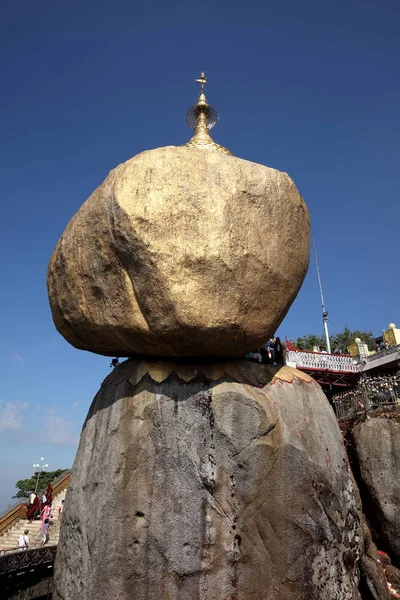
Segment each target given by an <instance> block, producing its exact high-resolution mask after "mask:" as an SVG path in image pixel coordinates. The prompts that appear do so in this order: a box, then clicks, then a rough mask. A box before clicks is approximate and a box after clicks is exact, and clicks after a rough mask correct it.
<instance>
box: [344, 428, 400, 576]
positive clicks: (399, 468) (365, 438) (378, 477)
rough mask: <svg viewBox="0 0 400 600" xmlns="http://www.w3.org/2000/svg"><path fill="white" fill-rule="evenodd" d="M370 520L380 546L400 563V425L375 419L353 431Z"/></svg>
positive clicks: (364, 497)
mask: <svg viewBox="0 0 400 600" xmlns="http://www.w3.org/2000/svg"><path fill="white" fill-rule="evenodd" d="M353 435H354V440H355V450H356V454H357V461H358V465H359V469H360V476H361V483H362V486H363V500H365V502H366V505H367V509H368V513H369V518H370V520H371V522H372V523H373V527H374V533H375V537H376V539H377V541H378V542H379V547H380V549H382V550H385V552H387V553H388V554H389V555H390V556H391V558H392V560H394V561H395V562H396V564H400V512H399V506H400V483H399V482H400V423H399V422H398V419H397V418H396V419H390V418H384V417H383V418H378V417H374V418H371V419H368V420H366V421H364V422H362V423H358V424H357V425H356V426H355V427H354V430H353Z"/></svg>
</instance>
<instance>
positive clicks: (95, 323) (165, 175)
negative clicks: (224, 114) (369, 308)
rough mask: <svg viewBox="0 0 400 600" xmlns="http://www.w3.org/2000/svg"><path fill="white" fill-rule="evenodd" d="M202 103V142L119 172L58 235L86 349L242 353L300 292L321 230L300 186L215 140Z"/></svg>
mask: <svg viewBox="0 0 400 600" xmlns="http://www.w3.org/2000/svg"><path fill="white" fill-rule="evenodd" d="M193 108H194V109H195V110H194V113H193V114H194V115H195V119H196V126H195V127H194V129H195V134H194V136H193V138H192V140H191V141H190V142H189V143H188V144H187V145H185V146H182V147H174V146H168V147H165V148H158V149H156V150H150V151H147V152H143V153H141V154H138V155H137V156H135V157H134V158H132V159H130V160H128V161H127V162H125V163H123V164H122V165H119V166H118V167H117V168H116V169H114V170H113V171H111V173H110V174H109V175H108V177H107V178H106V179H105V181H104V182H103V183H102V184H101V185H100V187H99V188H97V190H95V191H94V193H93V194H92V195H91V196H90V197H89V199H88V200H87V201H86V202H85V203H84V204H83V206H82V207H81V208H80V210H79V211H78V212H77V213H76V215H75V216H74V217H73V218H72V220H71V222H70V223H69V225H68V226H67V228H66V230H65V232H64V234H63V235H62V237H61V239H60V240H59V242H58V244H57V247H56V249H55V251H54V253H53V256H52V258H51V260H50V265H49V269H48V277H47V283H48V291H49V299H50V305H51V310H52V314H53V319H54V322H55V325H56V327H57V329H58V331H59V332H60V333H61V334H62V335H63V336H64V337H65V338H66V339H67V340H68V341H69V342H70V343H71V344H72V345H73V346H75V347H76V348H80V349H83V350H89V351H92V352H96V353H98V354H104V355H108V356H131V355H137V354H141V355H143V354H144V355H158V356H171V357H173V356H224V357H240V356H243V355H244V354H245V353H246V352H248V351H250V350H252V349H254V348H256V347H257V346H258V345H260V344H261V343H262V342H264V341H265V340H266V339H267V338H268V337H270V336H271V335H272V334H273V333H274V332H275V330H276V329H277V327H278V326H279V324H280V322H281V321H282V319H283V318H284V316H285V315H286V313H287V311H288V309H289V307H290V305H291V303H292V302H293V300H294V298H295V297H296V294H297V292H298V290H299V288H300V286H301V284H302V281H303V279H304V276H305V274H306V272H307V268H308V260H309V236H310V220H309V215H308V212H307V208H306V206H305V204H304V202H303V200H302V198H301V196H300V194H299V192H298V190H297V188H296V186H295V185H294V183H293V181H292V180H291V179H290V177H289V176H288V175H287V174H286V173H281V172H279V171H276V170H274V169H270V168H268V167H265V166H262V165H259V164H255V163H252V162H248V161H246V160H242V159H239V158H236V157H234V156H232V155H231V154H230V152H229V151H228V150H226V149H225V148H223V147H222V146H219V145H218V144H215V143H214V142H213V140H212V139H211V137H210V136H209V133H208V125H207V123H208V122H209V120H210V119H209V117H210V114H211V110H214V109H212V107H209V105H208V104H207V101H206V99H205V96H204V92H203V90H202V92H201V94H200V97H199V102H198V104H197V105H196V106H195V107H193ZM214 113H215V111H214ZM191 116H193V115H191ZM207 119H208V120H207Z"/></svg>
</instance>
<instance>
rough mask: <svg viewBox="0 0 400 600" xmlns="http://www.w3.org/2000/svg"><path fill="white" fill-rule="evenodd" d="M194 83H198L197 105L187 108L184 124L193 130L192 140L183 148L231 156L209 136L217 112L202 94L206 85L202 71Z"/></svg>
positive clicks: (216, 118) (215, 122)
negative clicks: (214, 151) (205, 150)
mask: <svg viewBox="0 0 400 600" xmlns="http://www.w3.org/2000/svg"><path fill="white" fill-rule="evenodd" d="M195 81H196V83H199V84H200V86H201V88H200V95H199V98H198V100H197V104H195V105H194V106H192V107H191V108H189V110H188V111H187V113H186V123H187V124H188V126H189V127H190V128H191V129H193V130H194V134H193V137H192V139H191V140H190V141H189V142H188V143H187V144H184V146H188V147H190V148H200V149H210V150H219V151H220V152H224V153H225V154H231V153H230V152H229V150H227V149H226V148H224V147H223V146H220V145H219V144H216V143H215V142H214V140H213V139H212V137H211V136H210V133H209V130H210V129H212V128H213V127H215V125H216V124H217V123H218V121H219V116H218V113H217V111H216V110H215V108H214V107H213V106H211V105H210V104H208V102H207V98H206V95H205V93H204V86H205V84H206V83H207V78H206V74H205V73H204V71H202V73H201V74H200V77H199V79H195Z"/></svg>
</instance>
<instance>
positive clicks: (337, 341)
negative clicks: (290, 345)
mask: <svg viewBox="0 0 400 600" xmlns="http://www.w3.org/2000/svg"><path fill="white" fill-rule="evenodd" d="M356 338H360V340H361V341H363V342H365V343H366V344H367V346H368V348H369V350H375V340H374V335H373V333H372V331H359V330H358V329H357V330H356V331H351V330H350V329H349V328H348V327H345V328H344V329H343V331H342V332H340V333H336V334H334V335H331V336H329V341H330V343H331V352H334V350H335V348H337V349H338V350H339V351H340V353H341V354H347V353H348V347H349V346H350V344H352V343H353V342H354V340H355V339H356ZM294 345H295V346H296V348H298V349H299V350H312V349H313V348H314V346H319V347H320V348H321V350H326V343H325V338H324V337H322V336H320V335H316V334H311V335H304V336H303V337H299V338H297V340H296V341H295V342H294Z"/></svg>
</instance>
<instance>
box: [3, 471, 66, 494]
mask: <svg viewBox="0 0 400 600" xmlns="http://www.w3.org/2000/svg"><path fill="white" fill-rule="evenodd" d="M66 471H67V469H57V471H42V472H41V473H40V474H39V482H38V486H37V489H38V491H39V492H41V491H42V490H44V489H46V487H47V484H48V483H49V481H50V483H51V482H52V481H54V479H56V478H57V477H59V476H60V475H62V473H65V472H66ZM37 478H38V471H36V473H35V474H34V475H33V477H31V478H30V479H20V480H19V481H17V483H16V484H15V487H16V488H19V489H18V492H17V493H16V494H15V496H13V498H29V494H30V493H31V492H34V491H35V489H36V481H37Z"/></svg>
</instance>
